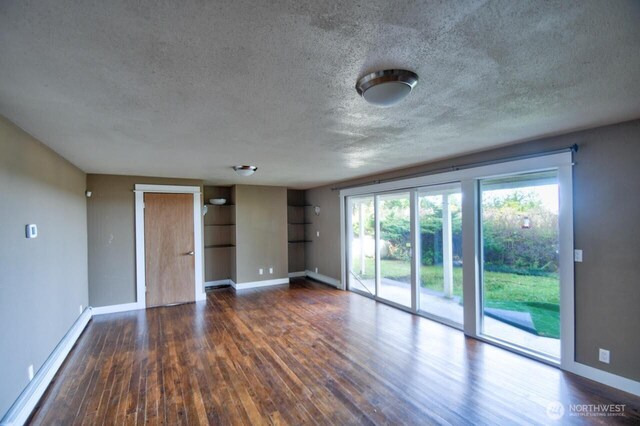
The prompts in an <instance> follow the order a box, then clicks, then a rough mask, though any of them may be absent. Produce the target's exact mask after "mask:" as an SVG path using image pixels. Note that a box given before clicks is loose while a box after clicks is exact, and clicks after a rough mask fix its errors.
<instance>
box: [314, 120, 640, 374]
mask: <svg viewBox="0 0 640 426" xmlns="http://www.w3.org/2000/svg"><path fill="white" fill-rule="evenodd" d="M574 143H577V144H578V145H579V146H580V151H579V152H578V153H577V154H576V155H575V159H576V166H575V167H574V188H573V189H574V231H575V247H576V248H579V249H583V250H584V262H583V263H579V264H577V265H576V268H575V287H576V290H575V296H576V359H577V361H578V362H581V363H584V364H587V365H590V366H592V367H595V368H599V369H601V370H605V371H608V372H611V373H614V374H619V375H621V376H624V377H627V378H630V379H633V380H640V366H639V365H640V364H639V363H638V360H640V332H639V327H640V279H639V277H640V262H639V260H640V226H638V221H639V220H640V121H632V122H627V123H623V124H619V125H615V126H607V127H601V128H597V129H592V130H586V131H581V132H576V133H572V134H568V135H564V136H558V137H551V138H545V139H540V140H537V141H531V142H527V143H523V144H518V145H512V146H509V147H505V148H501V149H496V150H492V151H486V152H482V153H476V154H472V155H468V156H464V157H459V158H456V159H452V160H447V161H441V162H438V163H432V164H429V165H424V166H420V167H413V168H410V169H404V170H400V171H395V172H393V173H386V174H381V175H377V176H374V177H371V176H370V177H368V178H365V179H361V180H359V181H351V182H348V183H356V182H364V181H367V182H368V181H370V180H372V179H385V178H389V177H394V176H399V175H405V174H409V173H416V172H420V171H428V170H435V169H439V168H442V167H449V166H453V165H460V164H465V163H470V162H478V161H485V160H493V159H497V158H503V157H509V156H512V155H523V154H530V153H536V152H539V151H542V150H546V149H554V148H561V147H566V146H569V145H572V144H574ZM344 184H347V183H341V184H340V185H344ZM332 186H339V185H332ZM307 201H308V202H309V203H310V204H317V205H320V206H321V207H322V212H321V214H320V216H318V217H314V216H312V217H311V220H312V222H313V223H314V225H313V227H314V229H316V230H319V231H320V237H319V238H317V237H315V234H314V242H313V243H312V244H309V246H311V248H310V249H309V250H308V252H307V265H306V267H307V269H310V270H313V268H315V267H318V268H319V272H320V273H321V274H324V275H327V276H330V277H332V278H335V279H340V212H339V203H338V192H337V191H332V190H331V188H330V187H322V188H316V189H312V190H309V191H307ZM598 348H607V349H609V350H610V351H611V364H609V365H606V364H603V363H600V362H598Z"/></svg>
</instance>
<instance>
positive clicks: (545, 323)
mask: <svg viewBox="0 0 640 426" xmlns="http://www.w3.org/2000/svg"><path fill="white" fill-rule="evenodd" d="M365 262H366V263H365V268H366V271H367V273H366V274H365V275H364V276H363V278H373V277H374V260H373V259H372V258H366V260H365ZM354 263H355V262H354ZM380 263H381V265H380V266H381V269H382V274H383V276H384V277H386V278H390V279H395V280H398V281H404V282H409V280H410V265H409V262H403V261H398V260H381V261H380ZM483 275H484V302H485V306H486V307H490V308H498V309H508V310H512V311H518V312H529V313H531V319H532V320H533V323H534V325H535V328H536V330H537V331H538V334H539V335H540V336H546V337H554V338H558V337H559V336H560V313H559V307H558V303H559V296H560V294H559V289H560V286H559V281H558V276H557V275H549V276H527V275H516V274H509V273H503V272H484V274H483ZM420 278H421V285H422V287H425V288H429V289H431V290H435V291H442V267H441V266H422V267H421V270H420ZM453 294H454V295H456V296H462V268H453Z"/></svg>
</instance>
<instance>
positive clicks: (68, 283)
mask: <svg viewBox="0 0 640 426" xmlns="http://www.w3.org/2000/svg"><path fill="white" fill-rule="evenodd" d="M0 153H1V154H0V223H1V225H0V241H1V242H2V244H0V324H2V326H0V348H1V349H0V381H1V382H2V386H0V418H2V416H3V415H4V413H5V412H6V411H7V409H8V408H9V407H10V406H11V404H12V403H13V401H15V399H16V398H17V397H18V395H19V394H20V392H21V391H22V389H23V388H24V387H25V386H26V385H27V383H28V378H27V367H28V365H29V364H33V366H34V369H35V371H37V370H38V368H40V366H41V365H42V364H43V362H44V361H45V360H46V359H47V357H48V356H49V354H50V353H51V352H52V351H53V349H54V348H55V347H56V345H57V344H58V342H59V341H60V340H61V339H62V337H63V336H64V335H65V334H66V332H67V331H68V330H69V328H70V327H71V326H72V325H73V323H74V322H75V320H76V319H77V318H78V316H79V315H80V311H79V308H80V305H82V306H83V307H86V306H87V304H88V296H87V222H86V217H87V216H86V205H85V202H86V198H85V196H84V191H85V174H84V173H83V172H82V171H80V170H79V169H77V168H76V167H74V166H73V165H72V164H71V163H69V162H67V161H66V160H65V159H63V158H62V157H60V156H59V155H58V154H56V153H54V152H53V151H51V150H50V149H49V148H47V147H45V146H44V145H43V144H41V143H40V142H39V141H37V140H36V139H34V138H32V137H31V136H29V135H28V134H27V133H25V132H24V131H22V130H21V129H19V128H18V127H16V126H15V125H13V124H12V123H10V122H9V121H8V120H6V119H5V118H4V117H2V116H0ZM28 223H35V224H36V225H37V226H38V237H37V238H35V239H26V238H25V225H26V224H28Z"/></svg>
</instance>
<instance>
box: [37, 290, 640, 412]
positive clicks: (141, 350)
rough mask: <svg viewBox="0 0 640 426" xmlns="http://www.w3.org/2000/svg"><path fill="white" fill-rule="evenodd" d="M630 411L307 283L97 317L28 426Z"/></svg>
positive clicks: (441, 330) (603, 393)
mask: <svg viewBox="0 0 640 426" xmlns="http://www.w3.org/2000/svg"><path fill="white" fill-rule="evenodd" d="M556 400H557V401H561V402H562V403H564V404H568V403H572V404H610V403H621V404H626V407H625V414H626V417H622V418H620V417H616V418H611V417H609V418H602V417H599V418H585V417H569V416H565V417H564V418H563V422H565V423H577V424H581V423H585V422H592V423H607V424H609V423H611V422H624V423H634V422H638V421H640V411H639V408H640V399H639V398H636V397H633V396H631V395H629V394H626V393H623V392H619V391H615V390H613V389H611V388H607V387H605V386H602V385H598V384H596V383H594V382H591V381H589V380H586V379H583V378H580V377H577V376H574V375H571V374H568V373H563V372H561V371H560V370H557V369H555V368H552V367H549V366H546V365H543V364H540V363H537V362H535V361H532V360H529V359H527V358H523V357H521V356H518V355H515V354H513V353H510V352H507V351H504V350H502V349H499V348H496V347H493V346H491V345H489V344H485V343H482V342H479V341H476V340H474V339H470V338H465V336H464V335H463V334H462V332H460V331H457V330H454V329H452V328H449V327H446V326H443V325H440V324H438V323H435V322H432V321H429V320H427V319H424V318H420V317H417V316H413V315H410V314H408V313H405V312H402V311H399V310H397V309H394V308H391V307H389V306H386V305H383V304H380V303H376V302H374V301H372V300H369V299H367V298H364V297H362V296H359V295H356V294H353V293H350V292H342V291H338V290H335V289H331V288H330V287H326V286H324V285H320V284H316V283H311V282H308V281H304V280H301V281H297V282H295V283H292V284H291V285H290V286H280V287H272V288H265V289H258V290H252V291H245V292H242V293H239V294H235V293H234V292H233V290H231V289H224V290H216V291H214V292H210V293H208V296H207V302H206V304H205V303H200V304H187V305H180V306H173V307H166V308H155V309H149V310H146V311H135V312H127V313H120V314H111V315H101V316H96V317H94V318H93V319H92V321H91V322H90V323H89V325H88V326H87V329H86V330H85V332H84V334H83V335H82V337H81V338H80V340H79V341H78V343H77V345H76V347H75V348H74V349H73V351H72V352H71V353H70V355H69V357H68V358H67V361H66V362H65V363H64V365H63V366H62V368H61V369H60V371H59V372H58V374H57V376H56V378H55V381H54V383H53V384H52V385H51V386H50V387H49V389H48V391H47V393H46V394H45V397H44V398H43V400H42V401H41V403H40V406H39V408H38V409H37V410H36V411H35V413H34V415H33V416H32V418H31V423H32V424H47V425H48V424H63V425H68V424H90V425H96V424H98V425H100V424H106V425H111V424H142V423H150V424H168V425H175V424H336V425H344V424H431V423H434V424H435V423H439V424H447V423H450V424H470V425H471V424H509V425H513V424H548V423H550V419H549V418H548V417H547V415H546V407H547V404H548V403H549V402H550V401H556Z"/></svg>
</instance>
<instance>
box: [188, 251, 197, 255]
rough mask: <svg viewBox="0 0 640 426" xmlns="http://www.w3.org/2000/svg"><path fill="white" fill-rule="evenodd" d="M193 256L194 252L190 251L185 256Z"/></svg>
mask: <svg viewBox="0 0 640 426" xmlns="http://www.w3.org/2000/svg"><path fill="white" fill-rule="evenodd" d="M194 254H195V253H194V252H192V251H190V252H189V253H187V255H189V256H193V255H194Z"/></svg>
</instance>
